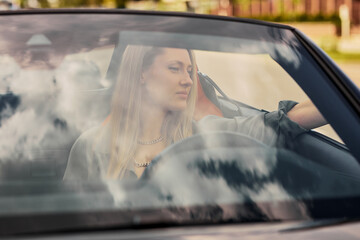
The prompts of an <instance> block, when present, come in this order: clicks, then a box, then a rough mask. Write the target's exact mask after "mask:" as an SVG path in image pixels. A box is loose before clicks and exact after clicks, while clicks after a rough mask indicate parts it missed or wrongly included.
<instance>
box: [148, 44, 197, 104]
mask: <svg viewBox="0 0 360 240" xmlns="http://www.w3.org/2000/svg"><path fill="white" fill-rule="evenodd" d="M192 71H193V69H192V64H191V60H190V56H189V53H188V51H187V50H186V49H177V48H163V49H162V51H161V53H160V54H158V55H157V56H156V57H155V58H154V61H153V63H152V64H151V65H150V66H149V67H148V68H147V69H146V70H145V71H144V72H143V73H142V79H141V83H142V86H143V101H144V103H146V104H151V105H155V106H156V107H160V108H161V109H162V110H164V111H181V110H184V109H185V108H186V106H187V99H188V97H189V93H190V89H191V86H192V84H193V81H192V79H191V73H192Z"/></svg>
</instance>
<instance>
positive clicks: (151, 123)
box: [139, 103, 166, 141]
mask: <svg viewBox="0 0 360 240" xmlns="http://www.w3.org/2000/svg"><path fill="white" fill-rule="evenodd" d="M165 115H166V113H165V112H164V111H163V110H162V109H160V108H159V107H155V106H152V105H150V104H147V103H144V104H142V107H141V110H140V118H141V130H140V136H139V137H140V139H141V140H143V141H150V140H153V139H156V138H158V137H160V136H161V128H162V125H163V122H164V118H165Z"/></svg>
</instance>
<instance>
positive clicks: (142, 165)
mask: <svg viewBox="0 0 360 240" xmlns="http://www.w3.org/2000/svg"><path fill="white" fill-rule="evenodd" d="M150 163H151V162H144V163H138V162H137V161H135V162H134V164H135V167H138V168H141V167H147V166H149V165H150Z"/></svg>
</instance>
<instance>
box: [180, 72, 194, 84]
mask: <svg viewBox="0 0 360 240" xmlns="http://www.w3.org/2000/svg"><path fill="white" fill-rule="evenodd" d="M180 84H181V85H182V86H186V87H191V86H192V85H193V80H192V79H191V76H190V74H189V73H188V72H185V73H184V75H183V76H182V79H181V81H180Z"/></svg>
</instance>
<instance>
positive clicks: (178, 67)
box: [64, 46, 325, 179]
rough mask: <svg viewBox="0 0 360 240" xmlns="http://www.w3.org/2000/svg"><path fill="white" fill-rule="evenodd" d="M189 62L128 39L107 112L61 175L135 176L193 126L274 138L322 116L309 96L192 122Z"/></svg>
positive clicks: (186, 54)
mask: <svg viewBox="0 0 360 240" xmlns="http://www.w3.org/2000/svg"><path fill="white" fill-rule="evenodd" d="M195 69H196V64H195V58H194V55H193V54H192V52H191V51H189V50H186V49H176V48H157V47H145V46H129V47H128V48H127V49H126V51H125V52H124V55H123V59H122V64H121V68H120V72H119V78H118V81H117V84H116V87H115V91H114V95H113V100H112V111H111V114H110V119H109V121H108V122H106V123H105V124H103V126H101V127H99V128H95V129H92V130H90V131H87V132H86V133H84V134H82V136H81V137H80V138H79V139H78V140H77V141H76V143H75V144H74V146H73V148H72V150H71V153H70V157H69V162H68V166H67V169H66V172H65V176H64V178H65V179H89V178H99V177H100V176H101V177H105V178H111V179H117V178H123V177H129V176H135V175H136V176H137V177H140V176H141V175H142V173H143V171H144V169H145V168H146V166H148V165H149V164H150V162H151V160H152V159H153V158H154V157H155V156H156V155H157V154H159V153H160V152H161V151H162V150H163V149H164V148H166V147H167V146H168V145H170V144H172V143H174V142H176V141H178V140H181V139H184V138H186V137H189V136H191V135H192V134H194V133H195V132H202V131H211V130H230V131H237V132H241V133H244V134H247V135H249V136H252V137H254V138H256V139H258V140H260V141H262V142H264V143H266V144H269V145H276V144H278V142H279V141H284V139H285V138H287V137H288V136H287V135H289V133H290V135H297V134H299V133H301V132H304V131H306V129H311V128H313V127H317V126H320V125H322V124H324V123H325V120H324V119H323V118H322V116H321V114H320V113H319V112H318V111H317V109H316V108H315V107H314V106H313V105H312V104H311V102H306V103H301V104H296V103H293V102H283V103H282V105H281V106H280V109H279V111H275V112H272V113H269V114H263V115H259V116H255V117H250V118H248V117H247V118H245V117H236V118H234V119H225V118H221V117H216V116H206V117H205V115H206V114H204V115H202V116H201V115H200V116H199V114H197V115H196V117H197V118H199V119H201V120H200V121H198V122H197V123H196V124H194V119H193V117H194V111H195V105H196V93H197V81H193V80H194V79H196V71H195ZM297 123H298V124H297ZM194 126H196V127H195V128H196V129H195V128H194ZM193 128H194V129H193Z"/></svg>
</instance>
